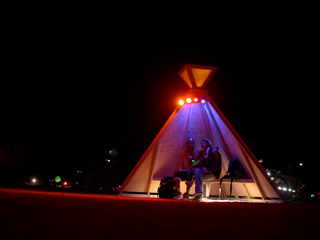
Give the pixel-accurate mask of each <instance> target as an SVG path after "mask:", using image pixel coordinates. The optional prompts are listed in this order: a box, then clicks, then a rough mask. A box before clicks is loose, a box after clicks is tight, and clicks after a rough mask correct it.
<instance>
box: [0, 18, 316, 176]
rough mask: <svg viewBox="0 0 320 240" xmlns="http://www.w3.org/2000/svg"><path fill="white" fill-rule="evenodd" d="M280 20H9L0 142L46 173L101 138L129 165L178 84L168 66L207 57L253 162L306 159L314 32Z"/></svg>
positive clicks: (98, 144) (169, 108)
mask: <svg viewBox="0 0 320 240" xmlns="http://www.w3.org/2000/svg"><path fill="white" fill-rule="evenodd" d="M297 22H298V21H297ZM284 24H285V23H284V22H282V23H281V24H279V23H277V24H276V23H268V22H261V23H260V24H259V25H258V26H259V28H258V27H256V26H253V25H252V26H251V25H249V26H246V27H244V26H242V25H241V24H239V25H235V24H231V25H232V26H231V28H225V29H226V30H225V31H224V32H222V31H219V32H218V31H215V28H214V27H213V26H212V28H210V29H209V30H210V31H209V32H210V34H209V35H208V32H203V36H202V34H199V35H193V34H190V35H184V34H180V32H179V31H178V30H180V28H178V27H177V29H174V27H173V32H175V34H172V32H170V31H167V30H166V28H165V27H160V26H157V27H160V28H161V29H157V28H156V27H155V28H154V29H156V30H150V29H148V28H142V29H138V28H137V27H136V25H134V24H132V25H128V26H126V27H125V28H124V27H123V28H115V27H109V28H106V29H104V30H103V31H102V30H101V29H100V30H101V31H96V29H91V28H86V29H82V28H80V27H78V28H75V27H74V26H72V27H71V26H69V27H70V28H69V27H64V28H62V29H61V28H55V25H54V24H53V23H52V24H48V25H47V26H46V28H45V29H43V28H39V26H37V25H35V26H33V27H32V28H30V27H28V28H27V26H25V25H23V24H21V25H19V28H18V29H16V32H18V33H16V35H8V37H7V40H8V47H6V49H5V52H6V54H5V55H4V57H3V58H4V60H5V64H4V66H3V67H4V72H3V73H2V84H1V85H2V86H1V105H2V111H1V112H2V114H1V116H2V117H1V120H0V121H1V139H0V143H1V146H4V145H5V144H7V143H8V142H9V141H14V140H19V141H23V142H24V143H25V146H26V153H27V160H26V162H27V164H28V165H29V166H32V167H34V168H36V169H37V171H43V172H48V174H49V173H50V174H51V173H52V172H53V171H56V170H57V169H59V170H60V169H64V168H65V169H66V168H68V167H70V166H74V165H75V164H80V163H81V161H83V158H84V156H85V155H89V156H92V157H97V158H101V159H102V158H105V157H106V154H107V151H108V150H110V149H111V148H116V149H117V150H118V152H119V154H118V160H119V161H121V162H123V163H125V164H128V165H129V166H130V167H132V166H134V164H135V163H136V162H137V161H138V160H139V158H140V157H141V156H142V154H143V153H144V151H145V150H146V149H147V147H148V146H149V144H150V143H151V141H152V140H153V138H154V137H155V136H156V134H157V133H158V132H159V130H160V129H161V127H162V126H163V125H164V123H165V122H166V120H167V119H168V118H169V116H170V114H171V113H172V112H173V110H174V109H175V107H176V100H177V99H178V98H179V97H180V96H183V95H184V94H185V93H186V91H187V90H188V88H187V87H186V85H185V84H184V83H183V82H182V81H181V80H180V78H179V77H178V75H177V73H178V71H179V70H180V69H181V68H182V67H183V66H184V65H185V64H199V65H208V66H217V67H218V70H217V71H216V73H215V74H214V75H213V78H212V79H211V81H210V82H209V84H208V85H207V87H206V89H208V90H209V95H210V96H211V97H212V99H213V101H215V103H216V104H217V105H218V107H219V108H220V110H221V111H222V113H223V114H224V115H225V116H226V118H227V119H228V120H229V122H230V123H231V124H232V125H233V127H234V128H235V130H236V131H237V132H238V133H239V135H240V136H241V138H242V139H243V140H244V141H245V142H246V143H247V145H248V146H249V148H250V149H251V151H252V152H253V153H254V154H255V155H256V157H257V158H258V159H261V158H263V159H264V160H265V163H264V166H265V167H268V166H269V165H270V166H271V165H275V166H279V167H283V166H287V165H297V164H298V163H299V162H300V161H302V162H304V163H305V168H308V169H312V165H313V164H314V158H315V156H314V155H313V151H310V150H309V149H310V148H313V147H314V146H315V142H314V140H313V139H314V138H317V134H316V128H317V121H316V120H314V119H315V114H316V109H317V108H316V106H317V104H316V101H315V98H316V97H315V96H316V95H315V94H314V93H315V88H316V85H317V82H316V77H317V75H313V72H314V70H315V64H314V63H313V60H312V56H313V55H314V51H315V48H314V40H313V39H314V38H313V33H312V31H310V29H309V28H307V27H305V26H303V25H300V26H297V25H295V23H294V22H292V24H289V23H288V24H286V25H285V28H284ZM207 30H208V29H207ZM199 32H200V33H201V31H199ZM204 33H205V34H204ZM298 35H299V36H302V38H298V37H297V36H298ZM57 171H58V170H57Z"/></svg>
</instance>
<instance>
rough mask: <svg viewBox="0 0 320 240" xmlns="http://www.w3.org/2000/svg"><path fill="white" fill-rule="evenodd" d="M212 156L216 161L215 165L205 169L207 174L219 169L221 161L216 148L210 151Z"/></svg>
mask: <svg viewBox="0 0 320 240" xmlns="http://www.w3.org/2000/svg"><path fill="white" fill-rule="evenodd" d="M212 154H213V156H214V157H215V159H216V161H215V164H213V165H212V166H210V167H209V168H207V170H208V171H209V172H214V171H216V170H218V169H220V168H221V159H220V156H219V152H218V148H217V147H214V148H213V149H212Z"/></svg>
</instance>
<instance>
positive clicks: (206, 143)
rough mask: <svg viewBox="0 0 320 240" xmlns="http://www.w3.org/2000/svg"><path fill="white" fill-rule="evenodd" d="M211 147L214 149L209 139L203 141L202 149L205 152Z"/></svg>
mask: <svg viewBox="0 0 320 240" xmlns="http://www.w3.org/2000/svg"><path fill="white" fill-rule="evenodd" d="M209 147H212V143H211V142H210V140H209V139H207V138H206V139H203V140H202V141H201V148H202V149H203V150H204V151H205V150H207V148H209Z"/></svg>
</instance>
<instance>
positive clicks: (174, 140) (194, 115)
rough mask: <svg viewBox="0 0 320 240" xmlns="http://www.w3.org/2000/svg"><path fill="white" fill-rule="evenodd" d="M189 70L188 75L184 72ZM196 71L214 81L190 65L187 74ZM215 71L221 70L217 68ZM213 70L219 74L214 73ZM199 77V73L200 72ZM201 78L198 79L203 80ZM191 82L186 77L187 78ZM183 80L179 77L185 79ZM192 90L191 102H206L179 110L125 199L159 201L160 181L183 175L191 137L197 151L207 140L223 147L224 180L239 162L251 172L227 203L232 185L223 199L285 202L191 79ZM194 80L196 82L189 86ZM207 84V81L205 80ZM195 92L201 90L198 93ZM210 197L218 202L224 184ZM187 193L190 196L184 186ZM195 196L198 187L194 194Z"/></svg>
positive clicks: (135, 173) (132, 178)
mask: <svg viewBox="0 0 320 240" xmlns="http://www.w3.org/2000/svg"><path fill="white" fill-rule="evenodd" d="M184 69H185V71H183V70H184ZM192 69H198V70H201V69H203V70H205V71H206V72H205V74H204V76H205V77H207V78H208V77H211V76H212V74H208V69H209V70H210V69H211V70H212V67H205V66H198V65H186V66H185V67H184V68H183V69H182V70H181V71H180V73H181V72H182V73H183V72H186V71H187V72H191V73H192V72H197V71H195V70H192ZM215 70H216V68H215ZM215 70H214V71H215ZM198 72H199V71H198ZM198 72H197V74H198V75H201V74H199V73H198ZM183 74H184V76H186V74H185V73H183ZM183 74H180V77H182V76H181V75H183ZM187 78H188V80H187V83H186V84H187V85H188V86H189V87H190V86H192V85H193V87H192V88H191V89H190V90H189V91H188V92H187V94H186V96H185V97H186V98H187V97H190V98H192V99H193V98H194V97H197V98H198V99H199V100H202V99H204V100H205V102H199V101H198V102H193V103H190V104H184V105H183V106H182V107H179V108H177V109H175V110H174V112H173V113H172V115H171V116H170V117H169V119H168V120H167V122H166V123H165V125H164V126H163V128H162V129H161V130H160V132H159V133H158V135H157V136H156V137H155V139H154V140H153V142H152V143H151V144H150V146H149V148H148V149H147V150H146V152H145V153H144V155H143V156H142V157H141V159H140V160H139V162H138V163H137V164H136V166H135V167H134V169H133V170H132V171H131V173H130V174H129V175H128V177H127V179H126V180H125V181H124V183H123V184H122V186H121V189H120V193H119V194H120V195H129V196H148V197H158V195H157V190H158V187H159V184H160V180H161V178H163V177H166V176H173V173H174V172H175V171H177V170H179V166H180V161H181V158H182V155H181V154H182V151H183V149H184V147H185V140H186V139H187V138H189V137H192V138H194V139H195V141H196V148H200V142H201V140H202V139H205V138H209V139H210V140H211V141H212V142H213V143H214V145H216V146H218V147H219V152H220V154H221V157H222V164H221V165H222V172H221V177H222V176H224V175H225V174H226V171H227V169H228V164H229V161H230V160H231V159H232V158H235V157H236V158H238V159H239V160H240V161H241V163H242V165H243V167H244V169H245V172H246V175H247V176H246V178H245V179H241V180H238V181H234V182H233V185H232V186H233V190H232V193H233V195H232V196H230V197H228V194H229V187H230V183H228V182H226V183H224V184H223V187H222V196H223V198H224V199H228V198H229V199H236V200H241V201H250V202H276V203H281V202H284V197H283V195H282V194H281V193H279V192H278V190H277V189H276V185H275V183H274V182H272V180H271V179H270V178H269V176H267V174H266V171H265V169H264V168H263V167H262V166H261V165H260V163H259V162H258V160H257V159H256V158H255V156H254V155H253V154H252V152H251V151H250V150H249V148H248V147H247V146H246V144H245V143H244V142H243V140H242V139H241V138H240V136H239V135H238V134H237V133H236V131H235V130H234V129H233V127H232V126H231V125H230V123H229V122H228V121H227V119H226V118H225V117H224V115H223V114H222V113H221V111H220V110H219V109H218V107H217V106H216V104H215V103H214V102H213V101H212V99H211V98H210V96H209V95H208V94H207V93H206V91H205V90H203V88H202V87H199V84H198V85H196V84H194V83H193V81H194V79H192V76H191V77H190V75H189V76H187ZM190 79H191V80H190ZM200 82H202V83H207V82H208V79H205V80H201V81H200ZM194 86H196V87H194ZM208 186H209V189H208V192H207V197H208V198H209V199H218V198H219V191H218V189H219V187H218V186H219V181H215V182H214V183H212V184H210V185H208ZM181 187H182V191H184V190H185V186H184V184H181ZM193 192H194V186H193V187H192V188H191V191H190V193H191V194H192V193H193Z"/></svg>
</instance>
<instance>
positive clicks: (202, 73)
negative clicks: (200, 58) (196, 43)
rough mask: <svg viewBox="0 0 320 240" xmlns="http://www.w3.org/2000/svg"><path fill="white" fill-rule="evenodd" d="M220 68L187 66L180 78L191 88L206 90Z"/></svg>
mask: <svg viewBox="0 0 320 240" xmlns="http://www.w3.org/2000/svg"><path fill="white" fill-rule="evenodd" d="M217 69H218V67H212V66H202V65H192V64H186V65H184V67H183V68H182V69H181V70H180V71H179V72H178V76H179V77H180V78H181V79H182V80H183V81H184V83H185V84H187V86H188V87H189V88H202V89H203V88H204V87H205V86H206V85H207V83H208V82H209V80H210V79H211V77H212V75H213V74H214V73H215V71H216V70H217Z"/></svg>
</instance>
